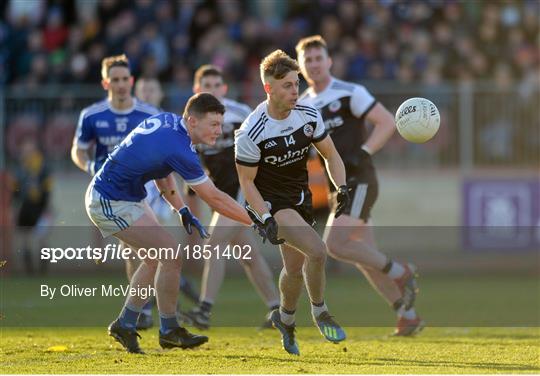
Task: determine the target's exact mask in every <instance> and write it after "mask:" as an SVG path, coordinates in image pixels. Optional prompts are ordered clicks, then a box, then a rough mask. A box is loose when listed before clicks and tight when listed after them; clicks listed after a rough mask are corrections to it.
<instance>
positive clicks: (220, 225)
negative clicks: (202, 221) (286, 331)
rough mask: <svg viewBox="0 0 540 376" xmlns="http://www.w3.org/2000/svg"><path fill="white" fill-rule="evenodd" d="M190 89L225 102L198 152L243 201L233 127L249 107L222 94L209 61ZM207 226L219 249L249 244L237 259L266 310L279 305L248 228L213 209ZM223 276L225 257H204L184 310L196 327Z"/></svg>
mask: <svg viewBox="0 0 540 376" xmlns="http://www.w3.org/2000/svg"><path fill="white" fill-rule="evenodd" d="M193 91H194V92H195V93H201V92H208V93H210V94H212V95H214V96H215V97H216V98H218V99H219V100H220V101H221V103H223V105H224V106H225V114H224V115H223V126H222V131H223V133H222V134H221V136H220V137H219V138H218V139H217V141H216V143H215V145H212V146H208V145H199V146H201V147H200V148H199V154H200V156H201V159H202V160H203V163H204V165H205V166H206V168H207V169H208V173H209V177H210V178H211V179H212V180H213V181H214V184H215V185H216V187H218V188H219V189H221V190H222V191H224V192H226V193H227V194H229V195H230V196H231V197H233V198H236V199H237V200H238V201H239V202H242V203H243V201H244V199H243V196H242V195H241V191H240V184H239V183H238V175H237V174H236V167H235V163H234V131H235V130H236V129H238V128H240V125H241V124H242V122H243V121H244V120H245V119H246V118H247V116H248V115H249V113H250V112H251V108H250V107H249V106H247V105H245V104H242V103H239V102H236V101H234V100H231V99H228V98H225V95H226V94H227V85H226V84H225V82H224V81H223V74H222V72H221V70H220V69H219V68H218V67H216V66H213V65H203V66H201V67H200V68H199V69H197V71H196V72H195V77H194V81H193ZM210 226H211V227H212V228H213V231H212V235H211V237H210V239H209V240H208V244H211V245H212V246H218V245H219V249H221V250H223V249H225V247H226V246H227V245H229V244H231V245H235V244H238V245H240V246H242V247H244V246H249V247H250V249H251V252H250V254H249V257H250V259H241V260H239V261H240V262H241V264H242V266H243V267H244V270H245V272H246V274H247V276H248V278H249V279H250V281H251V283H252V284H253V286H255V288H256V290H257V291H258V292H259V294H260V296H261V298H262V299H263V300H264V302H265V304H266V305H267V307H268V308H269V310H270V312H271V311H272V310H274V309H277V308H278V307H279V293H278V290H277V288H276V285H275V283H274V280H273V276H272V272H271V270H270V267H269V266H268V264H267V263H266V260H265V259H264V257H263V255H262V254H261V252H260V251H259V249H258V248H259V247H258V243H257V241H256V239H255V234H254V233H253V232H252V231H251V230H250V229H249V228H247V227H245V226H240V225H239V224H238V223H237V222H234V221H233V220H231V219H229V218H227V217H224V216H222V215H219V213H217V212H216V213H214V216H213V218H212V222H211V224H210ZM212 248H214V247H212ZM224 277H225V259H224V258H223V257H215V255H212V257H210V258H209V259H207V260H205V264H204V271H203V277H202V284H201V294H200V298H199V306H198V307H195V308H194V309H192V310H191V311H190V312H188V313H186V314H187V315H188V317H189V318H190V319H191V320H192V321H193V325H195V326H196V327H197V328H199V329H208V328H209V324H210V313H211V309H212V305H213V304H214V301H215V299H216V296H217V294H218V291H219V289H220V287H221V285H222V283H223V278H224ZM264 327H271V323H270V321H269V319H267V320H266V321H265V323H264V324H263V328H264Z"/></svg>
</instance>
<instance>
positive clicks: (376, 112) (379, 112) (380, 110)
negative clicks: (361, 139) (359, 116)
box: [363, 103, 396, 155]
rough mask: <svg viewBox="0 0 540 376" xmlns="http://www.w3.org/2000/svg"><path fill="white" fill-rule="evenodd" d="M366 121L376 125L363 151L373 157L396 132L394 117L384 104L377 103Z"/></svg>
mask: <svg viewBox="0 0 540 376" xmlns="http://www.w3.org/2000/svg"><path fill="white" fill-rule="evenodd" d="M366 119H367V120H368V121H369V122H370V123H372V124H373V125H374V128H373V131H372V132H371V134H370V135H369V138H368V139H367V141H366V142H365V144H364V145H363V149H364V150H366V149H367V150H366V151H367V152H368V153H369V154H371V155H373V154H375V153H376V152H377V151H378V150H380V149H381V148H382V147H383V146H384V145H385V144H386V142H387V141H388V140H389V139H390V137H392V135H393V134H394V132H395V130H396V123H395V120H394V116H392V114H391V113H390V112H389V111H388V110H387V109H386V107H384V106H383V105H382V104H380V103H377V104H376V105H375V106H374V107H373V108H372V109H371V110H370V111H369V112H368V113H367V116H366Z"/></svg>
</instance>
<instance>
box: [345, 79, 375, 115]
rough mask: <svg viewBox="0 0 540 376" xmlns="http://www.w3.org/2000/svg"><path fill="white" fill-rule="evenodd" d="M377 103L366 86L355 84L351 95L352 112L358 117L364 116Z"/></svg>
mask: <svg viewBox="0 0 540 376" xmlns="http://www.w3.org/2000/svg"><path fill="white" fill-rule="evenodd" d="M375 103H376V101H375V98H373V96H372V95H371V94H370V93H369V91H367V89H366V88H365V87H364V86H361V85H355V86H354V91H353V93H352V96H351V112H352V113H353V115H354V116H356V117H362V116H363V115H365V114H366V112H367V111H368V110H370V109H371V108H372V107H373V105H374V104H375Z"/></svg>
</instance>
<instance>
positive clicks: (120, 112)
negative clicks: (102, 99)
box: [106, 98, 137, 115]
mask: <svg viewBox="0 0 540 376" xmlns="http://www.w3.org/2000/svg"><path fill="white" fill-rule="evenodd" d="M106 101H107V107H109V110H110V111H111V112H112V113H113V114H116V115H127V114H129V113H131V112H133V110H134V109H135V106H136V105H137V98H133V105H132V106H131V107H130V108H128V109H125V110H117V109H116V108H114V107H113V106H112V105H111V102H110V101H109V100H108V99H106Z"/></svg>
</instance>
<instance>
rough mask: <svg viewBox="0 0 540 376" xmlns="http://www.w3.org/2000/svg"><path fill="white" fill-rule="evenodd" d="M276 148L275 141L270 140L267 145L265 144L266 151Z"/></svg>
mask: <svg viewBox="0 0 540 376" xmlns="http://www.w3.org/2000/svg"><path fill="white" fill-rule="evenodd" d="M275 146H277V142H276V141H274V140H270V141H268V142H267V143H266V144H264V148H265V149H270V148H273V147H275Z"/></svg>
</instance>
